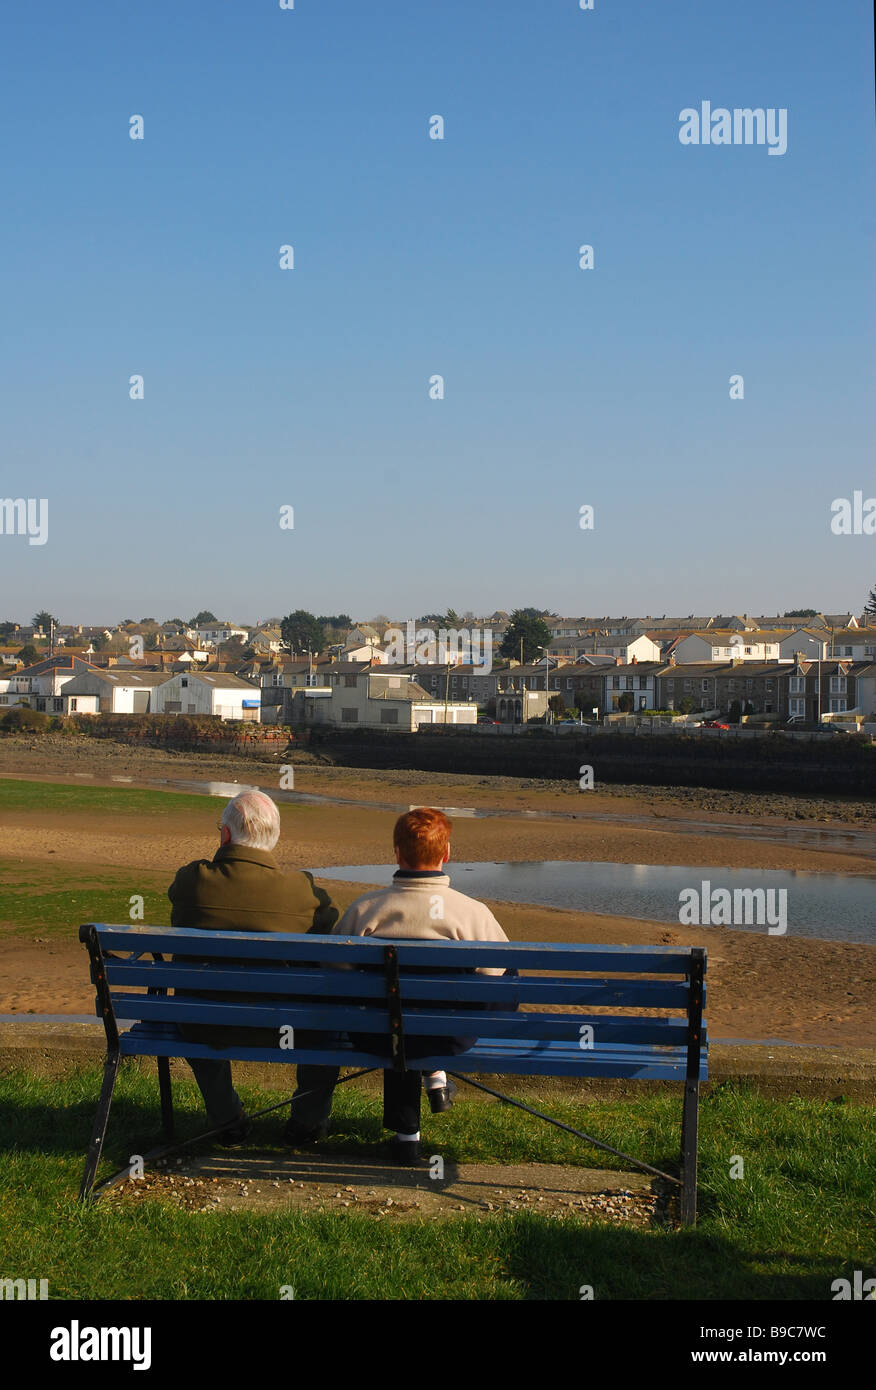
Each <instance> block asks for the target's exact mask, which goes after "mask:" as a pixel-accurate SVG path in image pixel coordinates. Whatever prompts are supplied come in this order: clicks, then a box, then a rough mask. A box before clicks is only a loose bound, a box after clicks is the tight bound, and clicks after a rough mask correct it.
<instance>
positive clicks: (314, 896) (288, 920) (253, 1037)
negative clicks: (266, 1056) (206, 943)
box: [167, 844, 339, 1047]
mask: <svg viewBox="0 0 876 1390" xmlns="http://www.w3.org/2000/svg"><path fill="white" fill-rule="evenodd" d="M167 896H168V897H169V898H170V901H171V903H172V910H171V914H170V925H171V926H172V927H195V928H202V929H204V930H206V931H255V932H270V931H275V932H316V933H319V934H328V933H329V932H331V930H332V927H333V926H334V924H335V923H336V922H337V920H338V915H339V914H338V910H337V908H336V907H335V906H334V905H333V903H332V900H331V898H330V897H329V895H328V893H326V892H325V890H324V889H322V888H317V886H316V885H315V883H314V882H313V875H312V874H309V873H305V872H303V871H301V870H296V871H294V872H292V873H285V872H284V871H283V870H282V869H281V868H280V866H279V864H278V863H277V861H276V859H275V858H274V856H273V854H271V853H269V852H268V851H267V850H262V849H251V848H250V847H249V846H248V845H235V844H228V845H222V846H221V848H220V849H218V850H217V851H216V853H215V855H214V856H213V858H212V859H195V860H193V862H192V863H191V864H186V865H184V866H183V868H181V869H180V870H179V871H178V873H177V875H176V878H175V879H174V881H173V883H172V884H171V885H170V887H169V888H168V890H167ZM176 959H179V957H178V956H177V957H176ZM228 963H229V964H230V965H231V964H234V962H233V961H229V962H228ZM265 964H266V965H269V964H271V962H268V961H266V962H265ZM186 993H189V992H188V991H186ZM198 996H199V997H201V998H204V999H229V1000H235V999H236V1000H237V1001H238V1002H242V999H243V996H242V995H227V994H225V995H223V994H215V993H214V994H208V993H206V992H201V991H199V992H198ZM198 996H195V995H194V994H192V997H198ZM264 997H265V996H262V998H264ZM182 1032H183V1035H184V1037H186V1038H187V1039H188V1041H189V1042H209V1043H211V1044H212V1045H213V1046H214V1047H223V1046H229V1045H230V1044H231V1043H234V1042H239V1043H243V1044H245V1045H248V1046H252V1047H261V1046H269V1047H270V1046H273V1045H274V1044H275V1043H276V1042H277V1037H276V1034H275V1031H274V1030H271V1031H268V1030H266V1029H254V1028H246V1029H242V1028H232V1027H231V1026H230V1025H229V1027H227V1028H218V1027H210V1025H209V1024H189V1025H188V1026H187V1027H185V1028H183V1029H182Z"/></svg>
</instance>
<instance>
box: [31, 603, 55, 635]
mask: <svg viewBox="0 0 876 1390" xmlns="http://www.w3.org/2000/svg"><path fill="white" fill-rule="evenodd" d="M52 623H54V624H55V627H57V626H58V619H57V618H55V617H53V616H52V614H51V613H49V612H47V610H46V609H45V608H42V609H40V611H39V613H34V615H33V625H34V627H41V628H42V630H43V632H48V631H49V627H50V625H51V624H52Z"/></svg>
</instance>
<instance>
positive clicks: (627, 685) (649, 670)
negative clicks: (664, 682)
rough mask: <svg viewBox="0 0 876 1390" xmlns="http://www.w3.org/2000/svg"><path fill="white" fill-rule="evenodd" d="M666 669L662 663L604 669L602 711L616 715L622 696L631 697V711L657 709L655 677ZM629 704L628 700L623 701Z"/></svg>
mask: <svg viewBox="0 0 876 1390" xmlns="http://www.w3.org/2000/svg"><path fill="white" fill-rule="evenodd" d="M665 669H666V668H665V666H664V665H663V663H662V662H659V661H655V662H648V663H640V662H635V663H632V664H631V665H626V666H614V667H609V668H607V669H606V672H605V674H604V676H603V702H602V705H603V709H604V710H605V712H606V713H607V714H616V713H617V712H618V710H619V708H620V699H621V696H622V695H632V697H633V710H642V709H657V708H659V706H658V704H657V675H658V672H660V671H664V670H665ZM624 703H625V704H629V701H628V700H625V701H624Z"/></svg>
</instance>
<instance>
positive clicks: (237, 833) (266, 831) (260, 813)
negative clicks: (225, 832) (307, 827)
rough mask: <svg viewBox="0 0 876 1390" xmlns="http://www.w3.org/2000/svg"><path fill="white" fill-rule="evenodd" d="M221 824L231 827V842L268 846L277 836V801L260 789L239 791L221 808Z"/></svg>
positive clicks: (268, 847) (273, 843)
mask: <svg viewBox="0 0 876 1390" xmlns="http://www.w3.org/2000/svg"><path fill="white" fill-rule="evenodd" d="M220 823H221V824H222V825H227V826H228V829H229V830H230V831H231V841H232V844H235V845H248V846H249V847H250V849H267V850H271V849H273V848H274V845H275V844H276V843H277V841H278V840H279V838H280V812H279V811H278V810H277V803H276V802H275V801H272V800H271V798H270V797H269V796H266V795H265V793H264V792H241V793H240V795H239V796H236V797H234V799H233V801H229V803H228V805H227V806H226V807H225V810H224V811H223V812H222V818H221V822H220Z"/></svg>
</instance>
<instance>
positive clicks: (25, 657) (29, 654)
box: [18, 642, 39, 666]
mask: <svg viewBox="0 0 876 1390" xmlns="http://www.w3.org/2000/svg"><path fill="white" fill-rule="evenodd" d="M18 659H19V661H23V662H24V664H25V666H32V665H33V664H34V662H35V661H38V660H39V652H38V651H37V649H36V647H35V646H34V644H33V642H25V644H24V646H23V647H22V649H21V651H20V652H19V653H18Z"/></svg>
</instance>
